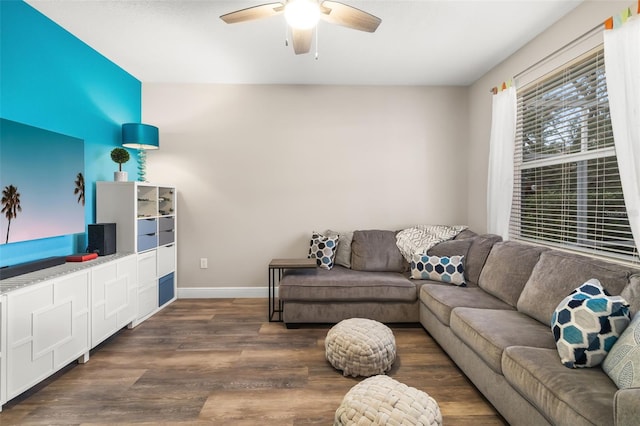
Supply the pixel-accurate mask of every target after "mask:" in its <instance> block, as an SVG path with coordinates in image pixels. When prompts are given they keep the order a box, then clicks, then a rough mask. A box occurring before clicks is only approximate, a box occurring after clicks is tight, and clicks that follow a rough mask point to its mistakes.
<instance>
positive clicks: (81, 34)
mask: <svg viewBox="0 0 640 426" xmlns="http://www.w3.org/2000/svg"><path fill="white" fill-rule="evenodd" d="M269 1H270V0H249V1H245V0H235V1H228V0H27V3H29V4H30V5H32V6H33V7H35V8H36V9H38V10H39V11H40V12H42V13H44V14H45V15H46V16H48V17H49V18H50V19H52V20H53V21H55V22H56V23H58V24H59V25H60V26H62V27H63V28H65V29H67V30H68V31H69V32H71V33H72V34H74V35H75V36H77V37H78V38H79V39H81V40H82V41H84V42H85V43H87V44H88V45H89V46H91V47H92V48H94V49H95V50H97V51H98V52H100V53H101V54H103V55H104V56H106V57H107V58H109V59H110V60H112V61H113V62H115V63H116V64H118V65H119V66H120V67H122V68H123V69H125V70H126V71H128V72H129V73H130V74H132V75H133V76H134V77H136V78H138V79H139V80H140V81H142V82H179V83H228V84H346V85H354V84H364V85H468V84H471V83H473V82H474V81H476V80H477V79H478V78H480V77H481V76H482V75H483V74H484V73H486V72H487V71H488V70H490V69H491V68H492V67H494V66H495V65H497V64H499V63H500V62H502V61H503V60H504V59H506V58H507V57H509V56H510V55H511V54H512V53H513V52H515V51H516V50H517V49H518V48H520V47H521V46H523V45H524V44H526V43H527V42H528V41H529V40H531V39H532V38H534V37H535V36H536V35H537V34H539V33H540V32H542V31H544V30H545V29H546V28H547V27H548V26H549V25H551V24H552V23H554V22H555V21H557V20H558V19H560V18H561V17H562V16H564V15H565V14H567V13H568V12H570V11H571V10H572V9H574V8H575V7H576V6H578V5H579V4H580V3H582V0H498V1H486V0H467V1H461V0H342V2H343V3H346V4H348V5H351V6H354V7H357V8H359V9H362V10H365V11H367V12H369V13H371V14H373V15H376V16H378V17H380V18H381V19H382V24H380V27H379V28H378V30H377V31H376V32H375V33H365V32H361V31H356V30H352V29H348V28H344V27H340V26H337V25H331V24H327V23H325V22H321V23H320V24H319V27H318V32H319V37H318V39H319V48H318V51H319V58H318V60H315V59H314V56H315V55H314V52H315V47H312V49H311V53H309V54H306V55H295V54H294V53H293V49H292V47H291V46H289V47H285V45H284V40H285V33H286V26H285V23H284V18H283V17H282V16H276V17H272V18H267V19H264V20H260V21H252V22H243V23H238V24H232V25H229V24H225V23H224V22H222V21H221V20H220V19H219V16H220V15H222V14H225V13H228V12H231V11H234V10H237V9H242V8H246V7H251V6H255V5H258V4H262V3H268V2H269Z"/></svg>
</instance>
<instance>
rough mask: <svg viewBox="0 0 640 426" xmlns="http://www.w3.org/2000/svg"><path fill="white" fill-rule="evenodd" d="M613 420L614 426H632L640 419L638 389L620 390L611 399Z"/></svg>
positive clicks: (639, 390)
mask: <svg viewBox="0 0 640 426" xmlns="http://www.w3.org/2000/svg"><path fill="white" fill-rule="evenodd" d="M613 418H614V424H615V425H616V426H633V425H637V424H638V419H640V388H627V389H620V390H619V391H618V392H616V394H615V396H614V397H613Z"/></svg>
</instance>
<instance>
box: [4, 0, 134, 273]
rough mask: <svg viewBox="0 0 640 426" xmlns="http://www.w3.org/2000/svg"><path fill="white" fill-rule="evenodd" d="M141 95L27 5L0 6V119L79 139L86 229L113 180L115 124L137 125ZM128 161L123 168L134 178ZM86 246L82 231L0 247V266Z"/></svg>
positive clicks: (13, 1) (16, 0) (11, 1)
mask: <svg viewBox="0 0 640 426" xmlns="http://www.w3.org/2000/svg"><path fill="white" fill-rule="evenodd" d="M141 91H142V84H141V83H140V81H139V80H137V79H136V78H134V77H133V76H132V75H130V74H129V73H127V72H126V71H124V70H123V69H122V68H120V67H119V66H117V65H116V64H114V63H113V62H111V61H109V60H108V59H107V58H105V57H104V56H102V55H101V54H99V53H98V52H96V51H95V50H93V49H92V48H91V47H89V46H88V45H86V44H85V43H84V42H82V41H80V40H79V39H78V38H76V37H75V36H73V35H72V34H71V33H69V32H68V31H66V30H65V29H63V28H62V27H60V26H59V25H57V24H56V23H55V22H53V21H51V20H50V19H49V18H47V17H46V16H44V15H42V14H41V13H40V12H38V11H37V10H36V9H34V8H33V7H31V6H30V5H28V4H27V3H24V2H23V1H21V0H1V1H0V117H2V118H6V119H9V120H13V121H17V122H20V123H24V124H28V125H30V126H35V127H39V128H43V129H46V130H50V131H53V132H57V133H62V134H64V135H69V136H73V137H75V138H79V139H83V140H84V164H85V199H86V204H85V223H86V224H90V223H95V188H96V184H95V183H96V181H99V180H113V172H114V171H115V170H117V167H118V165H117V164H115V163H114V162H112V161H111V157H110V155H109V153H110V151H111V149H113V148H114V147H115V146H120V126H121V125H122V123H128V122H140V121H141V115H142V112H141V109H142V97H141ZM0 155H2V153H0ZM131 157H132V158H131V160H130V161H129V162H128V163H126V164H124V165H123V170H125V171H127V172H128V173H129V179H135V177H136V176H137V168H136V161H135V159H136V155H135V152H133V151H131ZM42 185H47V182H42ZM46 214H47V212H46V211H43V212H42V215H43V220H44V218H46ZM2 224H3V225H6V221H5V220H3V221H2ZM86 244H87V237H86V226H85V233H82V234H73V235H65V236H61V237H54V238H45V239H39V240H33V241H26V242H20V243H9V244H4V242H0V266H6V265H13V264H16V263H22V262H27V261H30V260H35V259H41V258H45V257H49V256H64V255H67V254H71V253H75V252H81V251H84V250H85V249H86Z"/></svg>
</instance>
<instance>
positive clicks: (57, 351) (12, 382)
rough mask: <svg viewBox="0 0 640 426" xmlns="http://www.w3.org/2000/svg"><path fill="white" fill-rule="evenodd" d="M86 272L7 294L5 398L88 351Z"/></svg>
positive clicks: (16, 393)
mask: <svg viewBox="0 0 640 426" xmlns="http://www.w3.org/2000/svg"><path fill="white" fill-rule="evenodd" d="M89 274H90V272H89V271H82V272H78V273H75V274H72V275H67V276H64V277H62V278H59V279H53V280H49V281H45V282H43V283H41V284H36V285H33V286H30V287H26V288H25V289H22V290H16V291H13V292H11V293H9V294H7V299H6V302H7V304H6V307H7V399H11V398H13V397H15V396H16V395H19V394H20V393H22V392H24V391H25V390H27V389H29V388H30V387H31V386H33V385H35V384H37V383H38V382H40V381H41V380H43V379H45V378H46V377H48V376H49V375H51V374H53V373H54V372H56V371H58V370H59V369H60V368H62V367H64V366H65V365H67V364H69V363H70V362H71V361H74V360H75V359H77V358H79V357H80V356H81V355H86V354H88V351H89V341H90V338H89V302H90V301H89Z"/></svg>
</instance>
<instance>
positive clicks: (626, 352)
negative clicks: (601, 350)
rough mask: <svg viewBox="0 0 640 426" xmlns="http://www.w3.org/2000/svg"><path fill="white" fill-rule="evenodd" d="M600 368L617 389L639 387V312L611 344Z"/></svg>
mask: <svg viewBox="0 0 640 426" xmlns="http://www.w3.org/2000/svg"><path fill="white" fill-rule="evenodd" d="M602 369H603V370H604V372H605V373H607V375H608V376H609V377H611V380H613V382H614V383H615V384H616V386H618V388H619V389H626V388H631V387H633V388H640V314H636V316H634V317H633V321H631V324H629V327H627V329H626V330H625V331H624V332H623V333H622V335H621V336H620V338H619V339H618V341H617V342H616V343H615V344H614V345H613V348H611V350H610V351H609V355H607V357H606V358H605V359H604V362H603V363H602Z"/></svg>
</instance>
